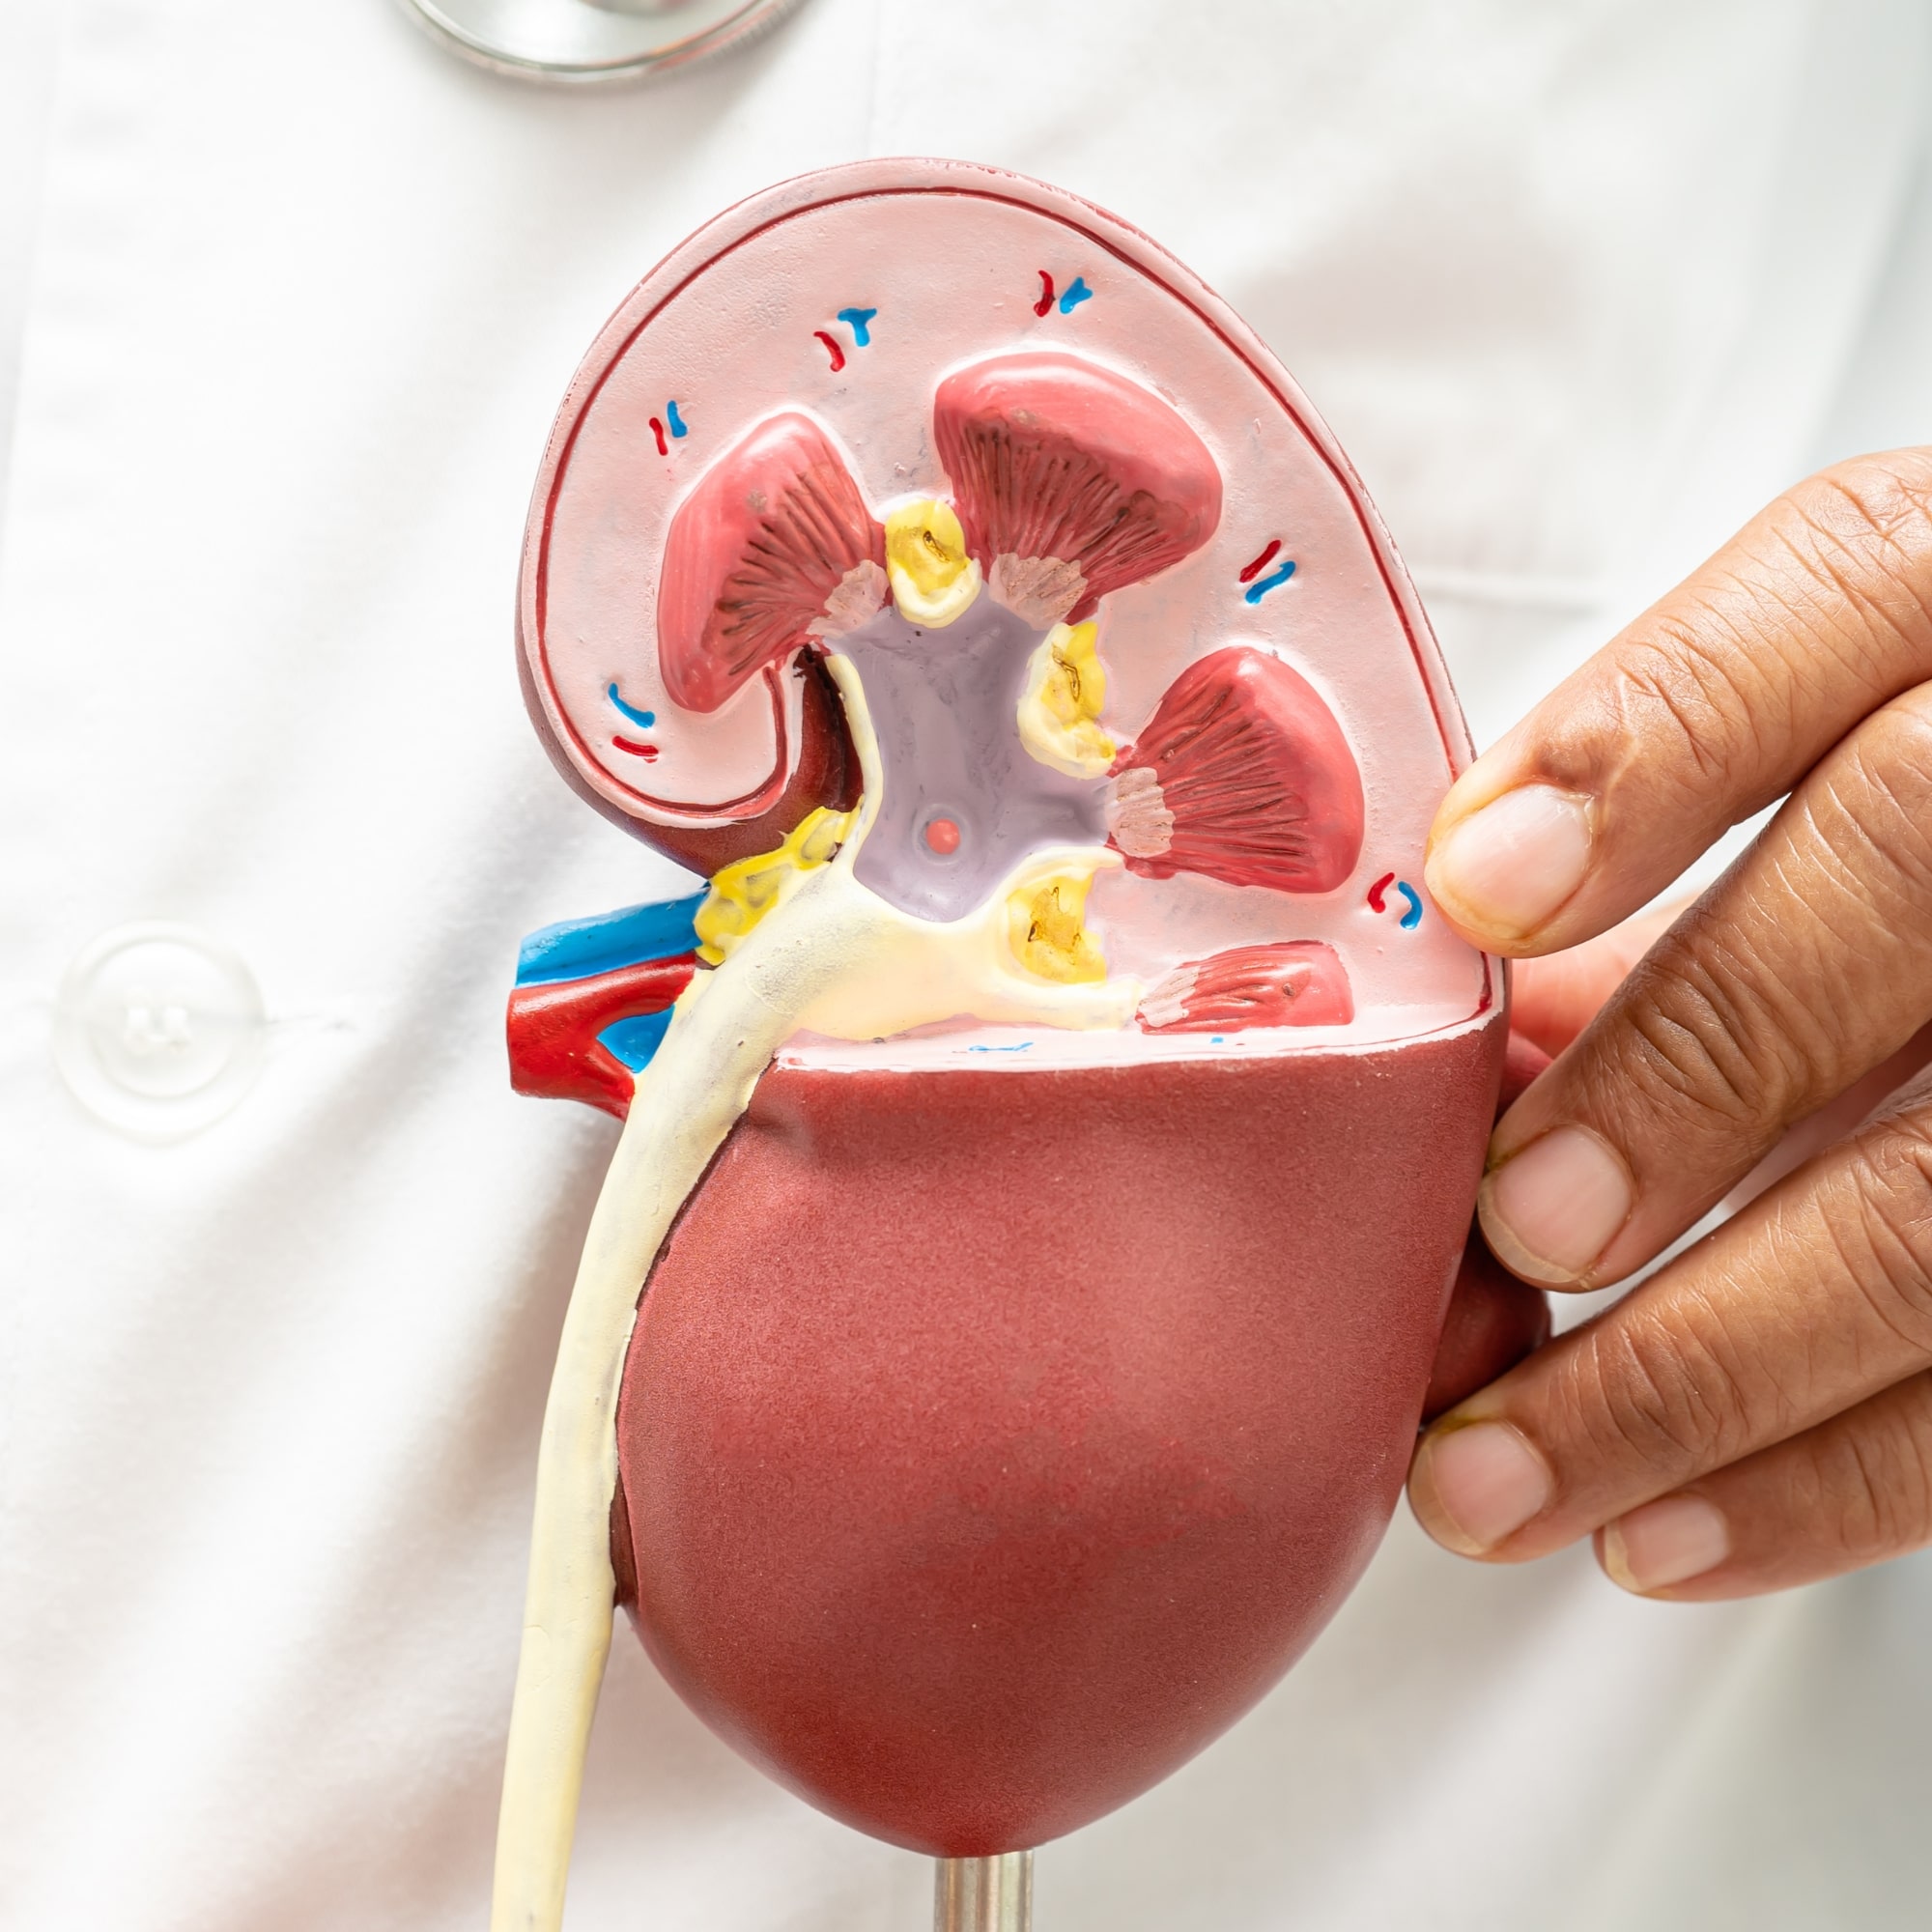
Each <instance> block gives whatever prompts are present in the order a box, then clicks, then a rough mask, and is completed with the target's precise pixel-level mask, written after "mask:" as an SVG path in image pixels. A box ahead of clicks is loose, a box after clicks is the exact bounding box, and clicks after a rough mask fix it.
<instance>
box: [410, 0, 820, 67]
mask: <svg viewBox="0 0 1932 1932" xmlns="http://www.w3.org/2000/svg"><path fill="white" fill-rule="evenodd" d="M800 4H801V0H403V5H404V7H405V8H406V9H407V10H408V12H409V13H410V14H412V16H413V17H414V18H415V19H416V20H418V21H419V22H420V23H421V24H422V25H423V26H425V27H427V28H428V29H429V30H430V32H431V33H432V34H434V35H435V36H436V38H437V39H438V40H440V42H441V43H443V44H444V45H445V46H447V47H449V48H451V49H452V50H453V51H455V52H457V53H460V54H463V55H465V56H467V57H468V58H469V59H470V60H473V61H477V62H480V63H481V64H482V65H483V66H484V67H488V68H494V69H496V71H497V72H499V73H510V74H518V75H521V76H522V77H523V78H524V79H526V80H557V81H590V80H623V79H629V78H635V77H637V76H639V75H641V74H647V73H661V72H665V71H668V70H669V69H671V68H677V67H683V66H685V65H687V64H688V63H689V62H692V61H697V60H703V59H705V58H706V57H707V56H709V55H711V54H719V53H724V52H725V51H726V50H727V49H728V48H731V47H736V46H742V45H744V43H746V42H747V41H750V40H754V39H755V38H756V37H757V36H758V35H760V34H762V33H763V32H764V31H765V30H766V29H767V28H769V27H773V26H776V25H777V24H778V22H779V21H780V20H781V19H783V18H784V16H785V15H786V14H789V13H791V12H792V11H793V9H794V8H796V7H797V6H799V5H800Z"/></svg>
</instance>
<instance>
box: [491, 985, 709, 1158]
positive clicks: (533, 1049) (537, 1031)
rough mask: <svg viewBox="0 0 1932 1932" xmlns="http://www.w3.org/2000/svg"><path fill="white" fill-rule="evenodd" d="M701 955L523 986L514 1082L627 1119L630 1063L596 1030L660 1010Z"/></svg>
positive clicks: (514, 1029) (515, 1019)
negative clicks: (624, 1061) (614, 1051)
mask: <svg viewBox="0 0 1932 1932" xmlns="http://www.w3.org/2000/svg"><path fill="white" fill-rule="evenodd" d="M696 971H697V955H696V953H693V952H683V953H679V954H678V955H677V956H676V957H674V958H670V959H647V960H645V961H643V962H642V963H641V964H640V965H637V966H619V967H617V968H615V969H614V970H613V971H611V972H609V973H597V974H593V975H592V976H591V977H590V978H589V979H587V980H558V981H556V982H555V983H554V984H552V985H548V986H519V987H517V988H516V990H515V991H514V992H512V993H511V995H510V1014H509V1021H508V1026H507V1032H508V1035H509V1044H510V1085H511V1086H512V1087H513V1088H515V1089H516V1091H517V1092H518V1093H519V1094H532V1095H534V1096H536V1097H537V1098H539V1099H545V1100H582V1101H585V1102H587V1103H588V1104H589V1105H590V1106H593V1107H601V1108H603V1110H604V1111H605V1112H606V1113H607V1114H615V1115H616V1117H617V1118H618V1119H619V1120H620V1121H621V1120H622V1119H623V1118H624V1116H625V1115H626V1114H627V1113H628V1112H629V1111H630V1107H631V1083H632V1074H631V1069H630V1068H629V1067H628V1066H626V1065H624V1063H623V1062H622V1061H621V1060H619V1059H618V1058H617V1056H616V1055H615V1054H613V1053H612V1052H611V1049H610V1048H609V1047H608V1046H605V1045H603V1044H601V1043H600V1042H599V1040H598V1038H597V1036H598V1035H599V1034H600V1033H602V1032H603V1031H604V1029H605V1028H606V1027H608V1026H610V1025H611V1024H612V1023H613V1022H615V1021H617V1020H628V1019H636V1018H637V1017H638V1016H639V1014H642V1013H661V1012H663V1011H664V1009H666V1008H667V1007H668V1006H669V1005H670V1004H671V1003H672V1002H673V1001H674V1000H675V999H676V998H677V996H678V995H679V994H680V993H681V992H683V991H684V989H685V987H686V986H688V985H689V984H690V983H691V979H692V975H693V974H695V973H696Z"/></svg>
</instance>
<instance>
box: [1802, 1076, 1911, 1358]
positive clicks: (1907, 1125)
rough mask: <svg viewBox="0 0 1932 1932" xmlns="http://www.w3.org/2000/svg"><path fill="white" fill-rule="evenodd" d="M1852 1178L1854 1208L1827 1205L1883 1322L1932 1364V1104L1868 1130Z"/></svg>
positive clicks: (1850, 1263) (1845, 1254) (1847, 1258)
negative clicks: (1834, 1210) (1931, 1106)
mask: <svg viewBox="0 0 1932 1932" xmlns="http://www.w3.org/2000/svg"><path fill="white" fill-rule="evenodd" d="M1851 1179H1852V1182H1853V1185H1852V1188H1851V1190H1850V1201H1849V1205H1848V1206H1847V1205H1844V1204H1840V1203H1834V1202H1832V1201H1831V1200H1829V1199H1828V1200H1827V1202H1826V1204H1825V1205H1826V1211H1827V1214H1828V1217H1829V1218H1830V1219H1831V1220H1833V1221H1835V1222H1837V1223H1838V1224H1839V1225H1837V1226H1834V1227H1833V1229H1832V1234H1833V1238H1834V1240H1835V1242H1836V1245H1837V1248H1838V1251H1839V1254H1840V1255H1841V1257H1842V1258H1843V1262H1844V1265H1845V1267H1846V1269H1847V1270H1848V1272H1849V1273H1850V1275H1851V1278H1852V1281H1853V1283H1854V1285H1855V1287H1856V1289H1857V1292H1858V1293H1859V1294H1860V1295H1861V1297H1862V1299H1863V1300H1864V1302H1865V1305H1866V1306H1867V1308H1868V1309H1869V1310H1870V1311H1871V1313H1872V1315H1873V1316H1874V1317H1875V1318H1876V1319H1877V1321H1879V1322H1880V1324H1881V1325H1882V1326H1883V1328H1884V1329H1885V1330H1886V1331H1888V1332H1889V1334H1890V1335H1892V1336H1893V1337H1894V1338H1896V1340H1897V1341H1898V1342H1899V1343H1901V1344H1903V1345H1904V1347H1905V1348H1906V1349H1908V1350H1913V1351H1916V1352H1917V1353H1918V1355H1919V1356H1920V1357H1922V1358H1923V1359H1924V1360H1925V1361H1926V1362H1927V1363H1928V1364H1932V1109H1927V1108H1925V1107H1923V1106H1920V1107H1918V1108H1915V1109H1914V1110H1913V1111H1911V1112H1910V1113H1907V1114H1904V1115H1900V1116H1896V1117H1894V1118H1892V1119H1891V1120H1889V1121H1886V1122H1881V1123H1879V1124H1878V1125H1876V1126H1875V1127H1872V1128H1868V1129H1866V1130H1865V1131H1864V1132H1863V1133H1861V1135H1860V1136H1859V1138H1858V1141H1857V1143H1856V1145H1855V1161H1854V1165H1853V1167H1852V1169H1851ZM1833 1208H1836V1212H1833ZM1847 1221H1850V1222H1851V1224H1852V1225H1850V1226H1846V1225H1844V1224H1845V1223H1846V1222H1847Z"/></svg>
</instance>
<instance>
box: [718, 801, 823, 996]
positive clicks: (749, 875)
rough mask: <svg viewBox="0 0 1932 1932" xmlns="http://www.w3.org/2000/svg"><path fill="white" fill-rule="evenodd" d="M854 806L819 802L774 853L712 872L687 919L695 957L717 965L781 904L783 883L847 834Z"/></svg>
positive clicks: (817, 861)
mask: <svg viewBox="0 0 1932 1932" xmlns="http://www.w3.org/2000/svg"><path fill="white" fill-rule="evenodd" d="M858 817H859V814H858V813H857V812H856V811H833V810H829V809H828V808H827V807H825V806H820V807H819V808H818V810H816V811H814V812H812V813H811V814H810V816H809V817H806V818H802V819H800V820H799V822H798V823H797V825H795V826H794V827H793V828H792V830H791V832H790V834H789V835H788V836H787V838H785V841H784V843H783V844H782V845H781V846H780V847H779V848H778V850H777V851H776V852H756V853H753V855H752V857H751V858H749V859H740V860H739V861H738V862H737V863H736V864H735V865H730V866H726V867H725V868H724V870H722V871H721V872H718V873H717V874H715V875H714V876H713V878H712V881H711V891H710V894H709V895H707V896H706V898H705V901H704V903H703V904H702V905H701V906H699V907H698V908H697V917H696V920H694V921H693V922H692V923H694V924H695V925H696V928H697V956H698V957H699V958H700V959H702V960H703V961H704V962H705V963H706V964H707V965H711V966H722V965H723V964H724V963H725V960H726V959H727V958H728V957H729V956H730V952H731V949H732V948H733V947H734V946H736V945H737V943H738V942H739V941H740V940H741V939H743V938H744V936H745V935H746V934H747V933H748V932H750V931H751V930H752V928H753V926H754V925H756V924H757V923H758V922H759V921H760V920H761V919H763V918H764V916H765V915H766V914H767V913H768V912H770V911H771V909H772V908H773V907H774V906H775V905H777V904H779V903H780V901H781V900H782V899H783V897H784V895H785V891H786V888H787V887H789V886H790V885H791V883H792V882H793V881H794V880H796V879H798V878H801V877H802V876H803V875H804V874H805V873H807V872H810V871H811V870H812V869H814V868H815V867H819V866H823V865H825V864H827V863H828V862H829V861H830V860H831V858H832V856H833V854H834V853H836V852H837V851H838V848H839V846H841V845H842V844H844V842H845V841H846V839H847V838H850V837H851V836H852V827H853V826H854V825H855V824H856V823H857V822H858Z"/></svg>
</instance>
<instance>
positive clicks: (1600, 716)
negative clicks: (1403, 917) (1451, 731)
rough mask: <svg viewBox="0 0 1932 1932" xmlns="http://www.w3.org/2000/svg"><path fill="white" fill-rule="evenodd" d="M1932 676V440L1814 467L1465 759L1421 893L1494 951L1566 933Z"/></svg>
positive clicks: (1581, 928) (1660, 877)
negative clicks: (1471, 759)
mask: <svg viewBox="0 0 1932 1932" xmlns="http://www.w3.org/2000/svg"><path fill="white" fill-rule="evenodd" d="M1928 678H1932V448H1928V449H1909V450H1898V451H1894V452H1892V453H1891V454H1889V455H1885V456H1866V457H1860V458H1858V459H1856V460H1855V461H1853V462H1850V463H1844V464H1840V465H1838V466H1837V467H1836V468H1834V469H1827V470H1824V471H1822V472H1821V473H1820V474H1819V475H1816V476H1813V477H1811V478H1810V479H1809V480H1808V481H1806V482H1804V483H1801V484H1800V485H1799V486H1798V487H1797V488H1796V489H1795V490H1791V491H1789V492H1787V493H1786V494H1785V495H1784V496H1782V497H1779V498H1778V499H1777V500H1776V502H1775V503H1773V504H1772V505H1771V507H1770V508H1769V509H1767V510H1765V511H1764V512H1763V513H1762V514H1761V515H1759V516H1758V517H1756V518H1754V519H1753V520H1752V521H1751V522H1750V523H1749V524H1748V525H1747V526H1746V527H1745V528H1744V529H1743V530H1741V531H1740V532H1739V533H1738V535H1737V536H1735V537H1734V538H1732V540H1731V541H1730V542H1729V543H1728V544H1726V545H1725V546H1724V548H1723V549H1722V550H1721V551H1719V553H1718V554H1717V555H1716V556H1714V557H1713V558H1712V559H1711V560H1710V562H1708V563H1707V564H1705V565H1704V566H1703V567H1702V568H1701V569H1700V570H1698V571H1697V572H1696V573H1695V574H1694V575H1693V576H1691V577H1690V578H1689V579H1687V580H1686V582H1683V583H1682V584H1680V585H1679V586H1678V587H1677V588H1676V589H1675V590H1673V591H1672V592H1671V593H1670V594H1669V596H1667V597H1665V598H1664V599H1663V600H1662V602H1661V603H1659V604H1656V605H1654V606H1653V607H1652V608H1651V609H1650V610H1649V611H1645V612H1644V614H1643V615H1642V616H1641V617H1639V618H1638V619H1637V620H1636V622H1635V623H1634V624H1632V625H1631V626H1630V627H1629V629H1627V630H1626V631H1624V632H1623V633H1622V634H1621V635H1620V636H1619V637H1617V638H1616V639H1613V640H1612V641H1611V642H1610V643H1609V644H1607V645H1605V648H1604V649H1603V650H1601V651H1600V652H1598V654H1597V655H1596V656H1595V657H1594V658H1592V659H1591V660H1590V662H1589V663H1588V664H1586V665H1584V666H1583V667H1582V668H1581V669H1579V670H1577V672H1575V673H1574V674H1573V675H1572V676H1571V677H1569V678H1567V679H1565V681H1564V682H1563V683H1562V684H1560V685H1559V686H1558V687H1557V688H1556V690H1555V691H1553V692H1552V693H1551V694H1550V695H1549V696H1548V697H1547V698H1545V699H1544V700H1543V702H1542V703H1541V704H1539V705H1538V706H1537V707H1536V709H1535V710H1534V711H1532V712H1531V713H1530V714H1529V716H1528V717H1527V718H1525V719H1523V720H1522V722H1521V723H1520V724H1519V725H1516V726H1515V727H1514V728H1513V729H1512V730H1511V731H1509V732H1508V733H1507V734H1506V735H1505V736H1504V737H1503V738H1502V740H1501V741H1500V742H1499V743H1498V744H1496V745H1495V746H1494V747H1493V748H1492V750H1491V751H1489V752H1487V753H1484V755H1483V756H1482V757H1480V758H1478V759H1477V760H1476V762H1475V763H1474V764H1473V765H1471V766H1470V767H1469V769H1468V770H1467V771H1466V772H1464V773H1463V776H1462V778H1461V779H1459V780H1458V781H1457V782H1456V784H1455V785H1454V787H1453V788H1452V789H1451V790H1450V793H1449V795H1448V797H1447V798H1446V799H1444V801H1443V803H1442V808H1441V810H1440V811H1438V812H1437V814H1436V818H1435V828H1434V830H1433V832H1432V834H1431V837H1430V851H1429V859H1428V862H1427V867H1426V874H1425V876H1426V877H1427V879H1428V882H1429V890H1430V893H1431V895H1433V896H1434V898H1435V902H1436V904H1437V905H1438V906H1439V907H1440V908H1441V910H1442V912H1443V914H1444V916H1445V917H1446V918H1447V919H1448V920H1449V921H1450V923H1452V924H1454V925H1455V926H1457V927H1458V928H1459V929H1460V930H1461V931H1462V932H1463V934H1464V935H1465V936H1466V937H1467V938H1469V939H1470V940H1472V941H1473V942H1474V943H1475V944H1477V945H1479V946H1481V947H1483V948H1484V949H1485V950H1486V951H1489V952H1502V953H1542V952H1556V951H1558V950H1560V949H1561V948H1563V947H1566V946H1575V945H1576V944H1577V943H1578V942H1579V941H1581V940H1585V939H1588V938H1591V937H1592V936H1594V935H1595V934H1597V933H1600V932H1603V931H1604V930H1605V929H1606V928H1607V927H1609V926H1611V925H1614V924H1615V923H1617V921H1619V920H1621V919H1623V918H1625V917H1627V916H1628V915H1629V914H1630V913H1632V912H1634V911H1635V910H1636V908H1637V907H1639V906H1642V905H1644V904H1646V903H1648V901H1649V900H1650V899H1652V898H1653V897H1655V896H1656V895H1657V894H1658V893H1659V892H1661V891H1662V889H1663V888H1664V887H1665V886H1667V885H1668V884H1669V883H1670V882H1671V880H1673V879H1675V878H1676V877H1677V876H1678V875H1679V874H1680V873H1681V872H1682V871H1683V870H1684V868H1685V867H1687V866H1688V865H1690V862H1691V861H1692V860H1693V859H1695V858H1696V857H1697V856H1698V854H1699V853H1701V852H1702V851H1704V850H1705V849H1706V847H1708V846H1709V845H1711V844H1712V843H1713V842H1714V841H1715V840H1716V839H1717V838H1719V837H1720V836H1721V835H1722V834H1723V833H1724V832H1726V831H1728V830H1729V828H1730V827H1731V826H1733V825H1735V824H1737V823H1739V822H1740V821H1741V820H1743V819H1746V818H1748V817H1750V816H1751V814H1752V813H1754V812H1756V811H1758V810H1762V808H1764V807H1765V806H1767V805H1769V804H1770V803H1771V802H1772V801H1773V800H1774V799H1776V798H1779V797H1781V796H1782V795H1783V794H1784V793H1785V792H1787V791H1789V790H1790V789H1791V787H1792V786H1793V785H1794V784H1795V783H1797V781H1799V780H1800V779H1801V778H1803V777H1804V774H1805V773H1806V772H1807V771H1809V770H1810V768H1811V767H1812V765H1813V764H1815V763H1816V762H1817V760H1818V759H1819V758H1820V757H1821V756H1823V754H1824V753H1826V752H1828V751H1829V750H1830V749H1831V748H1832V747H1833V745H1834V744H1836V743H1837V742H1838V740H1839V739H1840V738H1842V737H1843V736H1844V735H1845V733H1846V732H1847V731H1848V730H1850V729H1851V727H1852V726H1853V725H1856V724H1857V723H1858V722H1859V720H1860V719H1861V718H1863V717H1864V716H1865V715H1866V714H1867V713H1869V712H1871V711H1873V710H1876V709H1877V708H1878V707H1879V706H1880V705H1882V704H1885V703H1886V702H1888V701H1889V699H1891V698H1893V697H1896V696H1899V694H1900V693H1902V692H1905V691H1908V690H1910V689H1911V688H1912V687H1913V686H1915V685H1918V684H1921V683H1923V682H1925V681H1926V680H1927V679H1928Z"/></svg>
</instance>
